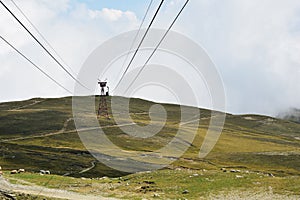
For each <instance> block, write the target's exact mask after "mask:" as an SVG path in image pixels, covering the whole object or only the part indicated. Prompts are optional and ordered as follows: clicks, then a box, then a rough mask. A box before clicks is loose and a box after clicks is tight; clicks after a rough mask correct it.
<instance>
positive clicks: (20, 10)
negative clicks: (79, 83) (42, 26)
mask: <svg viewBox="0 0 300 200" xmlns="http://www.w3.org/2000/svg"><path fill="white" fill-rule="evenodd" d="M11 2H12V3H13V4H14V5H15V7H16V8H17V9H18V10H19V12H20V13H21V14H22V15H23V17H24V18H25V19H26V20H27V21H28V23H29V24H30V25H31V26H32V27H33V28H34V30H35V31H36V32H37V33H38V34H39V36H40V37H41V38H42V39H43V40H44V41H45V43H46V44H47V45H48V46H49V47H50V48H51V50H52V51H53V52H54V53H55V55H56V56H57V57H58V58H59V59H60V60H61V61H62V63H63V64H64V65H65V66H67V67H68V69H69V70H71V72H72V73H73V74H75V72H74V71H73V70H72V68H71V67H70V66H68V65H67V64H66V62H65V61H64V60H63V58H62V57H61V56H60V55H59V54H58V53H57V51H56V50H55V49H54V48H53V47H52V45H51V44H50V42H49V41H48V40H47V39H46V38H45V37H44V36H43V34H42V33H41V32H40V31H39V30H38V28H37V27H36V26H35V25H34V24H33V23H32V22H31V20H30V19H29V18H28V17H27V16H26V14H25V13H24V12H23V11H22V9H21V8H20V7H19V6H18V5H17V4H16V3H15V1H14V0H11Z"/></svg>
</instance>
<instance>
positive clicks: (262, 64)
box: [0, 0, 300, 115]
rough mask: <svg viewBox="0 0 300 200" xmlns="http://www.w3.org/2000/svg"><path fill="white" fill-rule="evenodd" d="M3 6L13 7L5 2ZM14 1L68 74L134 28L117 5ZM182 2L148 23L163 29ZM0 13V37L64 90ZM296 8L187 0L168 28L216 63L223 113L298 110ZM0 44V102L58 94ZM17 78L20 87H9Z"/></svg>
mask: <svg viewBox="0 0 300 200" xmlns="http://www.w3.org/2000/svg"><path fill="white" fill-rule="evenodd" d="M4 2H5V3H7V5H9V6H10V7H11V8H13V5H12V4H11V2H10V1H8V0H7V1H4ZM16 2H17V3H18V5H19V6H20V7H21V8H22V9H23V11H24V12H25V13H26V14H27V15H28V17H29V18H30V19H31V20H32V21H33V23H34V24H35V25H36V26H38V27H39V29H40V31H41V32H42V33H43V34H44V35H45V37H46V38H47V39H48V40H49V41H50V43H51V44H52V45H53V46H54V47H55V49H56V50H57V51H58V52H59V53H60V54H61V56H62V57H63V58H64V60H65V61H66V62H67V63H68V64H69V65H70V66H72V68H73V69H74V71H76V72H77V71H78V70H79V68H80V66H81V64H82V62H83V61H84V60H85V58H86V57H87V56H88V55H89V53H90V52H91V51H92V50H93V49H94V48H95V47H97V46H98V45H100V44H101V42H103V41H105V40H106V39H108V38H110V37H112V36H113V35H117V34H119V33H121V32H124V31H127V30H132V29H135V28H137V27H138V25H139V19H137V17H136V15H135V13H134V11H122V10H118V8H101V9H99V10H96V9H93V8H89V7H88V5H87V4H84V3H78V2H76V1H74V0H73V1H69V0H56V1H51V0H41V1H39V0H27V1H21V0H19V1H16ZM184 2H185V0H174V1H171V2H169V3H168V4H166V6H164V8H163V10H162V12H160V13H159V15H158V17H157V20H155V24H154V26H155V27H158V28H166V27H168V25H169V24H170V23H171V21H172V20H173V18H174V17H175V15H176V13H177V12H178V10H179V9H180V8H181V5H183V3H184ZM146 6H147V5H146V4H145V8H146ZM155 9H156V5H155V6H152V10H151V11H150V12H149V13H150V14H149V16H148V19H147V20H146V22H148V21H149V19H150V18H151V15H152V14H153V12H154V10H155ZM0 10H1V16H0V24H1V27H0V34H1V35H3V36H5V37H6V38H7V39H9V40H10V41H13V43H14V44H15V45H16V46H17V47H18V48H20V49H21V50H22V51H23V52H24V53H25V54H26V55H28V56H29V57H31V58H32V59H33V60H34V61H36V62H37V63H38V64H40V65H41V66H43V67H44V69H45V70H47V71H48V72H49V73H50V74H52V75H53V76H55V77H56V78H57V79H58V80H59V81H61V82H62V83H63V84H65V85H66V86H68V87H69V88H71V87H72V86H73V82H72V81H71V80H70V79H69V78H67V76H66V75H65V74H64V73H63V71H62V70H60V69H59V67H58V66H57V65H56V64H55V63H53V62H52V61H51V59H49V58H48V57H47V56H46V55H45V54H44V53H43V52H42V50H41V49H40V48H39V47H38V46H37V45H36V44H35V43H34V42H33V41H32V39H31V38H30V37H29V36H28V34H27V33H26V32H24V30H23V29H22V28H20V26H19V25H18V24H17V23H16V22H15V21H14V20H13V19H12V18H11V16H10V15H9V14H8V13H7V12H6V11H5V10H4V9H3V8H0ZM13 10H14V12H15V13H17V11H16V9H15V8H13ZM299 10H300V1H299V0H286V1H282V0H243V1H241V0H227V1H220V0H197V1H190V2H189V4H188V6H187V7H186V9H185V10H184V12H183V13H182V15H181V16H180V18H179V20H178V21H177V23H176V24H175V26H174V27H173V30H176V31H179V32H182V33H183V34H186V35H188V36H189V37H190V38H192V39H194V40H195V41H196V42H198V43H199V44H201V45H202V46H203V47H204V48H205V49H206V50H207V52H208V54H209V55H210V56H211V58H212V59H213V60H214V62H215V63H216V64H217V67H218V69H219V71H220V73H221V76H222V78H223V80H224V84H225V88H226V91H227V97H228V99H227V103H228V111H230V112H236V113H246V112H251V113H253V112H256V113H264V114H272V115H273V114H276V112H278V111H280V110H282V109H287V108H288V107H298V108H299V107H300V101H299V99H300V81H299V80H300V79H299V77H300V56H299V52H300V45H299V44H300V14H299ZM18 16H20V15H19V14H18ZM23 21H24V20H23ZM146 24H147V23H146ZM26 25H28V24H26ZM0 44H1V47H0V60H1V65H3V66H4V67H3V66H1V68H0V90H1V99H0V100H1V101H3V100H12V99H15V98H21V99H24V98H28V97H31V96H49V95H50V96H51V95H61V94H66V93H64V92H63V91H57V86H56V85H54V84H52V83H51V82H48V80H46V78H43V77H42V75H41V74H39V73H35V72H33V71H34V69H33V68H32V66H31V65H30V64H27V63H26V62H25V61H23V60H22V59H21V58H19V56H18V55H16V54H15V53H14V52H13V51H12V50H11V49H9V48H7V47H5V46H3V43H2V42H0ZM24 69H28V70H30V71H28V72H26V70H25V71H24ZM31 70H32V71H31ZM23 79H26V81H24V82H23V84H16V83H17V82H19V81H20V80H23ZM37 82H38V84H37ZM42 83H44V84H42ZM45 87H48V88H47V90H45V89H44V88H45Z"/></svg>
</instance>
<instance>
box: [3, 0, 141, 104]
mask: <svg viewBox="0 0 300 200" xmlns="http://www.w3.org/2000/svg"><path fill="white" fill-rule="evenodd" d="M15 2H16V3H17V4H18V5H19V7H20V8H21V9H22V10H23V12H24V13H25V14H26V15H27V16H28V18H30V19H31V21H32V22H33V23H34V24H35V25H36V26H37V27H38V29H39V30H40V32H42V33H43V35H44V36H45V38H47V40H48V41H49V42H50V43H51V45H52V46H53V47H54V48H55V50H56V51H57V52H58V53H59V54H60V56H61V57H62V58H63V59H64V61H66V63H67V64H68V65H69V66H70V67H72V69H73V71H75V72H78V70H79V69H80V67H81V65H82V63H83V62H84V60H85V59H86V57H87V56H88V55H89V54H90V52H91V51H92V50H93V49H94V48H96V47H97V46H98V45H100V44H101V43H102V42H104V41H105V40H106V39H108V38H110V37H112V35H114V34H117V33H119V32H123V31H126V30H130V29H133V28H136V26H137V24H138V19H137V18H136V16H135V14H134V13H133V12H131V11H121V10H119V11H118V10H112V9H103V10H91V9H89V8H88V6H87V5H85V4H82V3H78V2H76V1H69V0H58V1H51V0H42V1H37V0H28V1H21V0H19V1H18V0H15ZM4 3H5V4H6V5H7V6H9V8H11V10H12V11H13V12H14V13H15V14H16V15H17V16H18V17H19V18H20V19H21V20H22V22H24V23H25V24H26V26H27V27H28V28H29V29H30V30H31V31H32V32H33V33H34V35H36V36H37V37H38V38H39V36H38V34H37V33H36V32H35V31H34V29H33V28H32V27H31V26H30V25H29V24H28V23H27V22H26V20H25V19H24V18H23V17H22V15H21V14H20V13H19V12H18V11H17V9H16V8H15V7H14V6H13V4H12V3H11V1H4ZM0 10H1V17H0V24H1V27H0V34H1V36H3V37H5V38H6V39H7V40H9V41H10V42H12V43H13V44H14V45H15V46H16V47H17V48H18V49H19V50H21V51H22V52H23V53H24V54H25V55H26V56H28V57H29V58H30V59H32V60H33V61H34V62H35V63H37V64H38V65H39V66H40V67H41V68H42V69H43V70H45V71H46V72H47V73H49V74H50V75H51V76H53V77H55V79H57V80H58V81H59V82H60V83H62V84H63V85H64V86H66V87H67V88H69V89H70V90H72V88H73V84H74V81H73V80H72V79H71V78H70V77H68V76H67V75H66V73H65V72H64V71H63V70H62V69H61V68H60V67H59V66H58V65H57V64H56V63H55V62H54V61H53V60H51V58H49V56H48V55H47V54H46V53H45V52H44V51H43V50H42V48H41V47H40V46H39V45H37V43H36V42H35V41H34V40H33V39H32V38H31V37H30V36H29V35H28V34H27V33H26V31H25V30H24V29H23V28H21V27H20V25H19V24H18V23H17V22H16V21H15V20H14V19H13V18H12V16H10V14H9V13H8V12H7V11H6V10H4V9H3V8H2V7H0ZM91 11H93V12H95V13H102V14H103V13H104V14H103V15H104V16H106V17H94V18H93V17H91V16H90V15H89V14H90V13H91ZM118 13H121V15H120V16H118ZM108 15H110V18H109V17H107V16H108ZM113 15H115V16H113ZM116 18H118V19H117V20H115V19H116ZM112 19H113V20H114V22H113V23H114V24H111V20H112ZM39 39H41V38H39ZM41 41H43V40H41ZM43 43H44V42H43ZM0 44H1V47H0V60H1V65H3V66H1V68H0V91H1V97H0V101H7V100H15V99H26V98H31V97H35V96H44V97H46V96H60V95H68V93H66V92H65V91H63V90H62V89H60V88H58V87H57V85H55V84H54V83H53V82H51V81H49V80H48V79H47V78H46V77H44V75H43V74H41V73H40V72H38V71H37V70H36V69H35V68H34V67H33V66H32V65H31V64H29V63H28V62H27V61H26V60H24V59H23V58H22V57H20V56H19V55H18V54H17V53H16V52H14V51H13V50H12V49H10V48H9V47H7V45H6V44H5V43H3V42H2V41H0ZM44 44H45V43H44ZM45 46H47V45H46V44H45ZM48 49H49V50H50V48H48ZM50 51H51V50H50Z"/></svg>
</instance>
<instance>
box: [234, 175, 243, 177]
mask: <svg viewBox="0 0 300 200" xmlns="http://www.w3.org/2000/svg"><path fill="white" fill-rule="evenodd" d="M235 177H236V178H244V177H243V176H241V175H235Z"/></svg>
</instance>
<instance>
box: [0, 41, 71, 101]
mask: <svg viewBox="0 0 300 200" xmlns="http://www.w3.org/2000/svg"><path fill="white" fill-rule="evenodd" d="M0 38H1V39H2V40H3V41H4V42H5V43H6V44H8V45H9V46H10V47H11V48H12V49H14V50H15V51H16V52H17V53H18V54H20V55H21V56H22V57H23V58H25V59H26V60H27V61H28V62H30V63H31V64H32V65H33V66H34V67H35V68H37V69H38V70H39V71H40V72H42V73H43V74H44V75H45V76H47V77H48V78H49V79H51V80H52V81H53V82H54V83H56V85H58V86H59V87H61V88H62V89H64V90H65V91H67V92H68V93H70V94H71V95H72V94H73V93H72V92H71V91H70V90H68V89H67V88H65V87H64V86H63V85H61V84H60V83H59V82H57V81H56V80H55V79H54V78H52V77H51V76H50V75H49V74H47V73H46V72H45V71H44V70H42V69H41V68H40V67H39V66H37V65H36V64H35V63H34V62H33V61H31V60H30V59H29V58H28V57H26V56H25V55H24V54H23V53H22V52H20V51H19V50H18V49H17V48H16V47H14V46H13V45H12V44H11V43H10V42H8V41H7V40H6V39H4V38H3V37H2V36H1V35H0Z"/></svg>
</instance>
